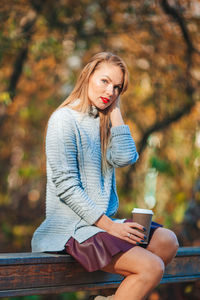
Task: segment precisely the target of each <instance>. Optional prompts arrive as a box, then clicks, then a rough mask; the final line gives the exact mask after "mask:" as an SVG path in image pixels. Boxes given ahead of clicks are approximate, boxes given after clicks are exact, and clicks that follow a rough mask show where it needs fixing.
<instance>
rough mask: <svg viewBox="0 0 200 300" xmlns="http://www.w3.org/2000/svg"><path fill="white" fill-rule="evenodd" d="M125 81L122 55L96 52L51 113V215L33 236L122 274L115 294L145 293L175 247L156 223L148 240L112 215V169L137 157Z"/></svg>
mask: <svg viewBox="0 0 200 300" xmlns="http://www.w3.org/2000/svg"><path fill="white" fill-rule="evenodd" d="M127 86H128V71H127V67H126V65H125V63H124V62H123V61H122V59H121V58H119V57H118V56H116V55H114V54H112V53H108V52H102V53H98V54H96V55H95V56H94V57H92V59H91V60H90V61H89V63H88V64H87V65H86V66H85V67H84V69H83V70H82V72H81V74H80V77H79V79H78V81H77V83H76V85H75V88H74V90H73V91H72V93H71V94H70V96H69V97H68V98H67V99H66V100H65V101H64V102H63V103H62V104H61V105H60V107H58V109H57V110H56V111H55V112H54V113H53V114H52V115H51V117H50V119H49V122H48V128H47V135H46V157H47V161H46V163H47V189H46V219H45V220H44V222H43V223H42V224H41V225H40V226H39V227H38V228H37V230H36V231H35V233H34V235H33V239H32V251H44V252H46V251H50V252H58V253H60V252H61V253H68V254H70V255H72V256H73V257H74V258H75V259H76V260H77V261H79V262H80V263H81V264H82V266H83V267H84V268H86V269H87V270H88V271H89V272H91V271H95V270H99V269H101V270H104V271H106V272H111V273H118V274H122V275H123V276H125V279H124V280H123V281H122V283H121V285H120V286H119V288H118V289H117V291H116V293H115V295H113V296H112V299H114V300H123V299H125V300H134V299H137V300H139V299H145V298H146V296H147V295H148V293H149V292H150V291H151V290H152V289H153V288H154V287H155V286H156V285H158V283H159V282H160V280H161V278H162V275H163V271H164V267H165V265H167V264H168V263H169V262H170V261H171V260H172V258H173V257H174V256H175V254H176V252H177V248H178V242H177V238H176V236H175V234H174V233H173V232H172V231H170V230H168V229H165V228H162V226H160V225H159V224H157V223H154V222H153V223H152V226H151V234H150V241H149V244H148V245H147V246H145V245H143V242H144V241H145V239H146V237H145V228H143V227H142V226H141V225H140V224H137V223H134V222H132V221H128V220H119V219H114V218H113V216H114V215H115V214H116V212H117V209H118V197H117V191H116V183H115V171H114V170H115V168H117V167H123V166H126V165H129V164H133V163H135V162H136V160H137V159H138V153H137V151H136V147H135V143H134V141H133V138H132V137H131V134H130V130H129V127H128V126H127V125H125V124H124V121H123V117H122V114H121V111H120V105H119V102H120V95H121V94H123V93H124V92H125V91H126V89H127ZM138 229H140V230H143V233H141V231H138ZM107 298H108V297H107ZM97 299H104V297H101V296H98V297H97Z"/></svg>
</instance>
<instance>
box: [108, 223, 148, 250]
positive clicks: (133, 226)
mask: <svg viewBox="0 0 200 300" xmlns="http://www.w3.org/2000/svg"><path fill="white" fill-rule="evenodd" d="M138 229H139V230H141V231H142V232H141V231H139V230H138ZM145 230H146V229H145V228H144V227H143V226H142V225H140V224H138V223H136V222H125V223H115V222H112V225H111V226H110V229H109V230H108V233H109V234H112V235H113V236H116V237H118V238H120V239H122V240H125V241H127V242H129V243H131V244H134V245H138V244H142V243H143V242H145V240H146V236H145Z"/></svg>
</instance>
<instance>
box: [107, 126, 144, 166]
mask: <svg viewBox="0 0 200 300" xmlns="http://www.w3.org/2000/svg"><path fill="white" fill-rule="evenodd" d="M106 157H107V161H108V162H109V164H110V165H111V166H113V167H114V168H117V167H124V166H127V165H129V164H133V163H135V162H136V161H137V159H138V157H139V155H138V153H137V150H136V147H135V142H134V140H133V138H132V136H131V133H130V129H129V127H128V126H127V125H121V126H114V127H111V137H110V144H109V146H108V150H107V154H106Z"/></svg>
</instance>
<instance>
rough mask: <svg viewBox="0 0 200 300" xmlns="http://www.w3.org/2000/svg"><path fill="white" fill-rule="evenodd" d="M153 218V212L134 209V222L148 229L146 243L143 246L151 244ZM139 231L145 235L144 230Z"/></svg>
mask: <svg viewBox="0 0 200 300" xmlns="http://www.w3.org/2000/svg"><path fill="white" fill-rule="evenodd" d="M152 216H153V211H152V210H150V209H143V208H134V209H133V210H132V220H133V221H134V222H136V223H138V224H140V225H142V226H144V227H145V228H146V231H145V235H146V237H147V239H146V240H145V241H144V243H141V244H148V242H149V233H150V228H151V220H152ZM137 230H139V229H137ZM139 231H141V232H142V233H144V231H142V230H139Z"/></svg>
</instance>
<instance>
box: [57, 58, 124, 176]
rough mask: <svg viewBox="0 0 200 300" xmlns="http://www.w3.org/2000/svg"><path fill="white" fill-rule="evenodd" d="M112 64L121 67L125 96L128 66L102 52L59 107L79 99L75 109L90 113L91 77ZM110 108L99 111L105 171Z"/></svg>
mask: <svg viewBox="0 0 200 300" xmlns="http://www.w3.org/2000/svg"><path fill="white" fill-rule="evenodd" d="M103 62H107V63H111V64H113V65H115V66H118V67H120V69H121V70H122V73H123V84H122V88H121V90H120V94H123V93H124V92H125V91H126V90H127V88H128V70H127V67H126V64H125V63H124V62H123V60H122V59H121V58H120V57H119V56H117V55H115V54H112V53H110V52H100V53H97V54H96V55H94V56H93V57H92V58H91V59H90V61H89V62H88V63H87V65H86V66H85V67H84V68H83V70H82V72H81V73H80V75H79V78H78V80H77V82H76V85H75V87H74V89H73V91H72V92H71V94H70V95H69V96H68V97H67V99H65V100H64V101H63V102H62V104H61V105H60V106H59V107H58V109H59V108H61V107H63V106H66V105H68V104H70V103H73V102H75V101H76V100H77V99H79V100H80V101H79V102H78V104H77V105H75V106H73V109H75V110H78V111H80V112H88V111H89V107H90V106H91V104H90V101H89V98H88V84H89V79H90V76H91V75H92V74H93V73H94V72H95V70H96V69H97V67H98V66H99V65H100V64H101V63H103ZM109 108H110V107H107V108H106V109H104V110H99V117H100V138H101V153H102V168H103V170H105V168H106V166H107V162H106V150H107V147H108V142H109V137H110V127H111V125H110V111H109Z"/></svg>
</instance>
